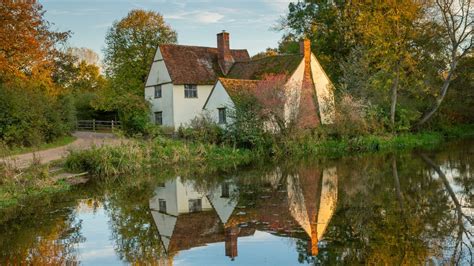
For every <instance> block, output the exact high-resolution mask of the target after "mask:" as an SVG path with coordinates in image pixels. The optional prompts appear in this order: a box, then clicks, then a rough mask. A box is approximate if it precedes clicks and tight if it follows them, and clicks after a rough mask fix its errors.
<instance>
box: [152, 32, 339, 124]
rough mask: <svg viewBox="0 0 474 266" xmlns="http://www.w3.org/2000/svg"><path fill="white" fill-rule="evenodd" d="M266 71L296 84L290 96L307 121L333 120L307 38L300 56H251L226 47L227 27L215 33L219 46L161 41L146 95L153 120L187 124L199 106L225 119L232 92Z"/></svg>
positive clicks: (329, 99)
mask: <svg viewBox="0 0 474 266" xmlns="http://www.w3.org/2000/svg"><path fill="white" fill-rule="evenodd" d="M270 74H274V75H279V74H284V75H286V76H287V82H288V84H291V87H292V88H298V89H297V91H295V94H294V95H297V98H298V99H297V102H298V104H299V105H300V106H304V107H305V110H309V112H310V113H312V118H311V119H310V120H309V121H310V123H312V124H318V123H331V122H332V120H333V112H331V111H328V108H327V106H329V105H331V104H332V102H333V94H332V89H331V82H330V80H329V78H328V77H327V75H326V74H325V73H324V70H323V69H322V67H321V66H320V64H319V62H318V61H317V59H316V57H315V56H314V54H312V53H311V47H310V43H309V41H308V40H305V41H302V42H301V52H300V54H294V55H277V56H268V57H264V58H261V59H255V60H252V59H250V57H249V54H248V52H247V50H235V49H230V45H229V33H227V32H225V31H224V32H221V33H219V34H217V48H210V47H198V46H185V45H170V44H167V45H160V46H159V47H158V48H157V50H156V54H155V57H154V61H153V64H152V66H151V69H150V72H149V74H148V78H147V81H146V86H145V98H146V99H147V100H148V101H149V102H150V103H151V106H152V113H153V118H152V120H153V121H154V122H155V123H156V124H159V125H163V126H168V127H173V128H175V129H177V128H178V127H180V126H186V125H187V124H189V123H190V122H191V120H192V119H194V118H195V117H197V116H199V115H201V114H202V113H203V109H204V110H206V112H208V113H209V114H210V115H211V116H212V117H214V119H215V121H216V122H220V123H225V122H227V118H226V109H225V108H227V107H228V106H229V104H231V105H232V103H233V101H232V95H230V94H232V92H230V91H231V90H232V89H235V88H237V87H238V88H242V89H244V90H245V85H246V84H247V85H252V84H253V85H255V84H256V81H257V80H261V79H262V78H263V77H264V76H266V75H270ZM232 80H233V81H232ZM236 80H237V81H236ZM239 81H240V82H239ZM237 83H240V84H239V85H238V86H233V85H229V84H237ZM226 84H227V85H229V86H233V88H230V87H229V86H227V87H226V86H225V85H226ZM295 84H296V85H295ZM308 84H309V86H307V85H308ZM308 87H309V89H304V88H308ZM314 99H317V102H316V103H315V102H314ZM285 112H286V113H287V112H288V111H287V110H285Z"/></svg>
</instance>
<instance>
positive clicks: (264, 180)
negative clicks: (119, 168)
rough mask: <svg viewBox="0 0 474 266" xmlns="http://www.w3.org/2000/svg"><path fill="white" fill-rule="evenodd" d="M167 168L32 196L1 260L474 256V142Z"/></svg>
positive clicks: (8, 233) (230, 261)
mask: <svg viewBox="0 0 474 266" xmlns="http://www.w3.org/2000/svg"><path fill="white" fill-rule="evenodd" d="M156 172H157V173H152V174H150V175H148V176H143V177H128V178H123V179H119V180H120V181H116V182H99V183H90V184H86V185H83V186H80V187H77V188H75V189H73V190H72V191H69V192H67V193H63V194H60V195H56V196H54V197H50V198H41V199H34V200H32V201H31V202H28V203H25V205H24V206H23V208H22V210H21V211H19V213H20V214H19V215H17V217H15V218H14V219H11V220H9V221H8V222H6V223H4V224H1V225H0V265H9V264H11V265H18V264H33V265H44V264H49V265H51V264H70V263H72V264H75V263H80V264H83V265H121V264H132V263H133V264H146V265H148V264H153V265H307V264H310V265H313V264H316V265H319V264H323V265H347V264H349V265H353V264H371V265H380V264H382V265H400V264H408V265H419V264H427V265H440V264H450V265H452V264H459V265H472V259H473V258H472V251H473V249H472V245H473V244H472V243H473V242H472V241H473V239H474V236H473V235H472V234H473V233H474V229H473V219H474V217H473V203H474V196H473V192H474V180H473V173H474V141H462V142H451V143H447V144H445V145H443V146H442V147H438V148H436V149H431V150H425V151H423V150H419V151H411V152H405V153H396V154H372V155H363V156H356V157H346V158H340V159H337V160H329V159H314V160H305V161H296V162H295V161H291V160H288V161H285V162H280V163H279V164H277V165H275V164H270V163H269V164H268V165H263V164H262V165H260V166H258V167H256V166H255V167H252V168H248V169H241V170H238V171H237V170H236V171H234V172H231V173H226V174H215V173H213V174H207V173H194V174H186V172H185V171H183V173H180V174H164V173H163V171H161V169H156ZM188 173H192V171H191V172H188Z"/></svg>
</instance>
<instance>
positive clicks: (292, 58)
mask: <svg viewBox="0 0 474 266" xmlns="http://www.w3.org/2000/svg"><path fill="white" fill-rule="evenodd" d="M302 60H303V56H302V55H296V54H295V55H275V56H267V57H264V58H260V59H257V60H251V61H245V62H236V63H235V64H234V65H233V66H232V68H231V69H230V72H229V74H228V75H227V76H226V77H227V78H233V79H249V80H252V79H261V78H262V77H263V76H264V75H267V74H286V75H288V76H290V75H292V74H293V72H294V71H295V70H296V68H297V67H298V66H299V64H300V63H301V61H302Z"/></svg>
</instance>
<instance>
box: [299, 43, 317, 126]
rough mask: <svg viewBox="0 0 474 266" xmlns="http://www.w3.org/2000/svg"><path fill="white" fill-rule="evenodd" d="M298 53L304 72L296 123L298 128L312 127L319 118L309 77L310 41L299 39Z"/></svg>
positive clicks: (312, 85)
mask: <svg viewBox="0 0 474 266" xmlns="http://www.w3.org/2000/svg"><path fill="white" fill-rule="evenodd" d="M300 54H301V55H302V56H303V57H304V74H303V85H302V88H301V96H300V103H299V114H298V121H297V125H298V127H299V128H314V127H316V126H317V125H319V123H320V119H319V114H318V106H317V105H318V103H317V100H316V99H317V96H316V91H315V88H314V83H313V79H312V77H311V42H310V41H309V40H308V39H303V40H301V41H300Z"/></svg>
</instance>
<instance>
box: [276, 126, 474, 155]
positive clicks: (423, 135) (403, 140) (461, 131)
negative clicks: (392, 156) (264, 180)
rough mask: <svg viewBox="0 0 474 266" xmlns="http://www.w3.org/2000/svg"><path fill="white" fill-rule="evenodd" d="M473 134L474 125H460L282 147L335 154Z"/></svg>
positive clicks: (395, 148)
mask: <svg viewBox="0 0 474 266" xmlns="http://www.w3.org/2000/svg"><path fill="white" fill-rule="evenodd" d="M465 138H474V125H461V126H456V127H449V128H445V129H441V130H437V131H424V132H419V133H405V134H399V135H385V136H362V137H357V138H351V139H344V138H343V139H328V140H322V141H316V140H314V139H311V138H306V139H299V140H293V141H289V142H288V143H286V144H285V146H284V149H283V150H282V151H281V152H282V153H283V154H287V155H288V154H290V155H293V156H298V157H299V156H323V157H331V158H337V157H341V156H345V155H352V154H357V153H367V152H384V151H385V152H387V151H400V150H409V149H413V148H430V147H436V146H437V145H439V144H441V143H443V142H445V141H448V140H453V139H465Z"/></svg>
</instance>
